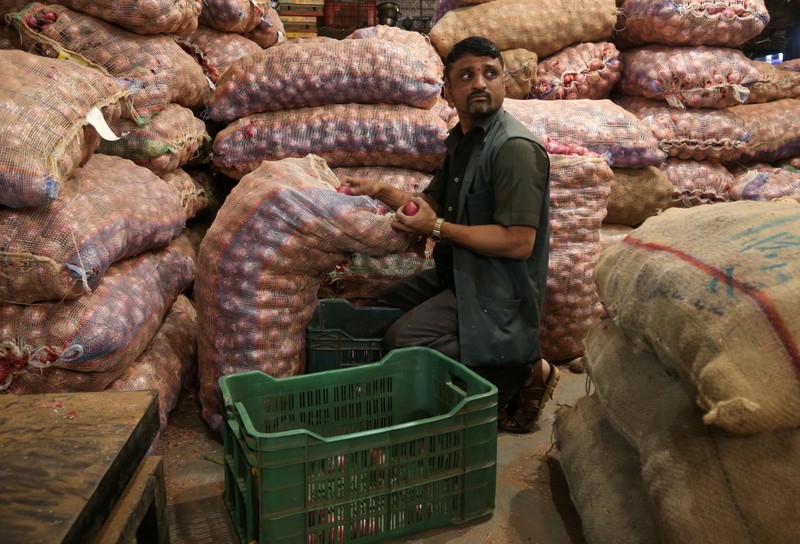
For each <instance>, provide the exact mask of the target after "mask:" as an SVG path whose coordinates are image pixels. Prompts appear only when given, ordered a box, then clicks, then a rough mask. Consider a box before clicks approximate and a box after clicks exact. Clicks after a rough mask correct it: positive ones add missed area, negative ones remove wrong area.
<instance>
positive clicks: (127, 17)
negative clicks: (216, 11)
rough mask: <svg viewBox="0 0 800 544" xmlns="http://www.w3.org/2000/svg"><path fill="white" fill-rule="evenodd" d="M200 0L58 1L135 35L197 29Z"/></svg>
mask: <svg viewBox="0 0 800 544" xmlns="http://www.w3.org/2000/svg"><path fill="white" fill-rule="evenodd" d="M206 2H207V0H204V1H203V2H202V3H201V1H200V0H150V1H147V2H142V1H141V0H94V1H92V2H87V1H86V0H59V2H58V3H59V4H60V5H62V6H64V7H65V8H69V9H72V10H75V11H80V12H82V13H86V14H87V15H91V16H93V17H97V18H98V19H103V20H104V21H108V22H109V23H114V24H116V25H119V26H121V27H122V28H125V29H127V30H130V31H131V32H135V33H137V34H165V33H168V32H173V33H175V34H185V33H188V32H192V31H193V30H194V29H196V28H197V19H198V17H199V15H200V10H201V9H202V6H203V4H205V3H206Z"/></svg>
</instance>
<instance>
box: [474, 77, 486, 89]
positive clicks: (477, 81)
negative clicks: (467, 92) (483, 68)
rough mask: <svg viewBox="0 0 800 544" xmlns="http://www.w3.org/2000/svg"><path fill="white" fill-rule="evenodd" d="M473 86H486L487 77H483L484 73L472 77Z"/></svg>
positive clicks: (475, 87)
mask: <svg viewBox="0 0 800 544" xmlns="http://www.w3.org/2000/svg"><path fill="white" fill-rule="evenodd" d="M472 88H473V89H485V88H486V79H485V78H484V77H483V74H475V77H474V78H472Z"/></svg>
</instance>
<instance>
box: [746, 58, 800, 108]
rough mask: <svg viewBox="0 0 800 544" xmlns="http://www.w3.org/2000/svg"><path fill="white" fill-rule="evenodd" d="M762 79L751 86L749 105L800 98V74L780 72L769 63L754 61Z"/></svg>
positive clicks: (787, 71)
mask: <svg viewBox="0 0 800 544" xmlns="http://www.w3.org/2000/svg"><path fill="white" fill-rule="evenodd" d="M753 65H754V66H755V67H756V69H757V70H758V72H759V73H760V74H761V77H760V78H759V79H758V81H756V82H755V83H752V84H750V85H749V87H748V88H749V89H750V96H749V97H748V98H747V103H748V104H763V103H765V102H774V101H775V100H781V99H783V98H800V74H798V73H797V72H791V71H789V70H779V69H777V67H776V66H774V65H773V64H770V63H769V62H758V61H753Z"/></svg>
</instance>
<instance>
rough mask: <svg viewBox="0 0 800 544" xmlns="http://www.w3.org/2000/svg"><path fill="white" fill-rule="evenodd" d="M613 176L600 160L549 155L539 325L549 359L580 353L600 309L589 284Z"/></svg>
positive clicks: (598, 315)
mask: <svg viewBox="0 0 800 544" xmlns="http://www.w3.org/2000/svg"><path fill="white" fill-rule="evenodd" d="M612 176H613V174H612V172H611V168H609V166H608V164H607V163H606V161H605V160H604V159H600V158H596V157H582V156H578V155H550V262H549V266H548V273H547V288H546V290H545V301H544V310H543V311H542V323H541V327H540V335H541V345H542V354H543V355H544V357H545V359H548V360H550V361H563V360H567V359H574V358H575V357H579V356H580V355H582V354H583V343H582V339H583V336H584V334H586V330H587V329H588V328H589V326H590V325H591V324H592V323H594V322H595V321H596V320H597V319H599V317H600V315H601V313H602V308H601V306H600V300H599V299H598V297H597V291H596V290H595V287H594V282H593V280H592V269H593V268H594V265H595V263H596V262H597V256H598V255H599V254H600V225H601V223H602V221H603V217H604V216H605V211H606V206H607V204H608V195H609V192H610V188H609V183H610V181H611V178H612Z"/></svg>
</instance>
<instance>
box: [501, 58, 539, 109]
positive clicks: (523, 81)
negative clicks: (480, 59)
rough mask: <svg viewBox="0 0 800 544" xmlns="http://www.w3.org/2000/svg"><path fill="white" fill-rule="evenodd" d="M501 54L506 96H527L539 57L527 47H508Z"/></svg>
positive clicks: (521, 97) (519, 97)
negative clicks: (504, 73)
mask: <svg viewBox="0 0 800 544" xmlns="http://www.w3.org/2000/svg"><path fill="white" fill-rule="evenodd" d="M501 54H502V56H503V66H504V67H505V72H506V98H517V99H523V98H527V97H528V94H530V92H531V85H532V84H533V80H534V78H535V77H536V66H537V64H536V63H537V62H538V60H539V58H538V57H537V56H536V53H534V52H533V51H528V50H527V49H509V50H507V51H502V52H501Z"/></svg>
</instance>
